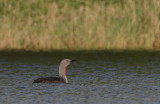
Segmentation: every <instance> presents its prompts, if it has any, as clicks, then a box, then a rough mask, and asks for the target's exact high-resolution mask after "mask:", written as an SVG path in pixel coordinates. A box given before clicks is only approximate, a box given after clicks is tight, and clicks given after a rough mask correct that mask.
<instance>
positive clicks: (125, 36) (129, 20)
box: [0, 0, 160, 50]
mask: <svg viewBox="0 0 160 104" xmlns="http://www.w3.org/2000/svg"><path fill="white" fill-rule="evenodd" d="M40 1H41V2H42V3H39V2H38V0H33V1H22V0H20V1H18V2H17V4H16V6H14V5H12V4H13V2H10V1H9V0H2V1H1V2H0V4H1V6H2V7H3V8H4V9H3V10H1V11H0V13H1V14H0V17H1V18H0V22H1V26H0V49H1V50H3V49H25V50H55V49H72V50H80V49H87V50H89V49H160V1H159V0H142V1H141V0H123V1H120V2H116V3H111V4H109V5H105V3H104V2H103V1H102V2H101V3H97V2H95V3H90V2H84V3H85V5H79V6H78V7H77V8H74V7H73V6H70V5H69V1H66V3H65V4H64V5H62V6H61V5H60V4H59V3H57V2H49V1H46V2H47V3H44V2H43V0H40ZM21 2H24V4H25V5H24V4H21ZM33 4H34V5H33ZM36 4H38V5H36ZM23 5H24V10H21V9H22V7H23ZM31 5H33V6H31ZM34 6H35V7H34Z"/></svg>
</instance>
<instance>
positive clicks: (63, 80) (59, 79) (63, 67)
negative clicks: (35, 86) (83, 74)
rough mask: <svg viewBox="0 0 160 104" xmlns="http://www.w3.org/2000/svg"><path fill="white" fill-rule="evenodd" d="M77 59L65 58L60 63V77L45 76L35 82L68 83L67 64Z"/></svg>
mask: <svg viewBox="0 0 160 104" xmlns="http://www.w3.org/2000/svg"><path fill="white" fill-rule="evenodd" d="M74 61H76V60H71V59H63V60H62V61H61V62H60V65H59V77H45V78H38V79H36V80H34V82H33V83H68V80H67V77H66V70H67V66H68V65H69V64H70V63H71V62H74Z"/></svg>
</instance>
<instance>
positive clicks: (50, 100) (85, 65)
mask: <svg viewBox="0 0 160 104" xmlns="http://www.w3.org/2000/svg"><path fill="white" fill-rule="evenodd" d="M64 58H71V59H76V60H77V62H75V63H73V64H71V65H70V66H69V67H68V69H67V77H68V81H69V84H32V82H33V80H34V79H36V78H39V77H49V76H58V65H59V63H60V61H61V60H62V59H64ZM0 104H160V52H147V51H122V52H120V51H108V52H107V51H79V52H67V51H57V52H24V51H21V52H0Z"/></svg>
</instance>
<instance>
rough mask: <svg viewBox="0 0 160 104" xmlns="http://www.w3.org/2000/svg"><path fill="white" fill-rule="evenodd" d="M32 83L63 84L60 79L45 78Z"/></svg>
mask: <svg viewBox="0 0 160 104" xmlns="http://www.w3.org/2000/svg"><path fill="white" fill-rule="evenodd" d="M33 83H65V81H64V79H63V78H60V77H45V78H38V79H36V80H34V82H33Z"/></svg>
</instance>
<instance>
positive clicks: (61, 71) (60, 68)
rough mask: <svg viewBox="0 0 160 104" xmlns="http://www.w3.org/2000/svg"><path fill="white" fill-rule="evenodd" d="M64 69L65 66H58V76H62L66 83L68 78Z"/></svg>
mask: <svg viewBox="0 0 160 104" xmlns="http://www.w3.org/2000/svg"><path fill="white" fill-rule="evenodd" d="M66 70H67V66H65V67H59V77H60V78H62V79H63V80H64V81H65V83H68V80H67V77H66Z"/></svg>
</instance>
